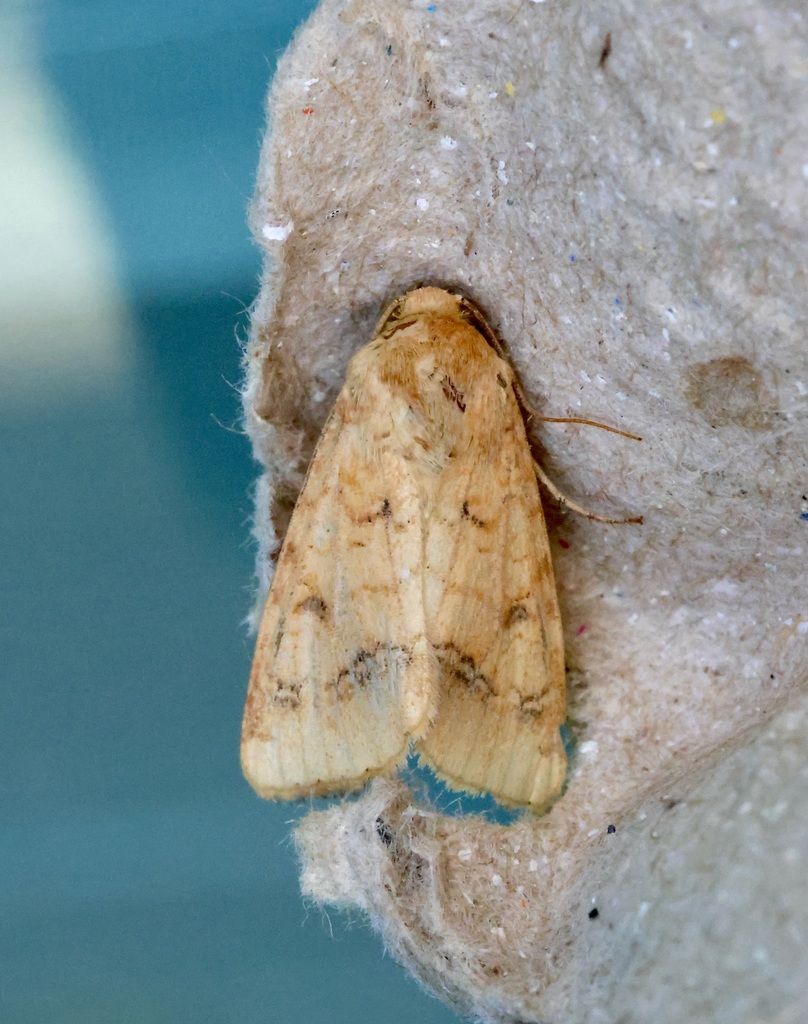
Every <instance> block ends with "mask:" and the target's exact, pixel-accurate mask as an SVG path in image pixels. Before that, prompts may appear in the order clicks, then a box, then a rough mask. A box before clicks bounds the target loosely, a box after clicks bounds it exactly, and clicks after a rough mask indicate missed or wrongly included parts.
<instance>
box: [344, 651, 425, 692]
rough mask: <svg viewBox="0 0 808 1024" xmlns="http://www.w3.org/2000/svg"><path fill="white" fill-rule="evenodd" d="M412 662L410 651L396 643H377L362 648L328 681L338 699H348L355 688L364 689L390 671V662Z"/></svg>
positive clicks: (406, 663) (401, 663)
mask: <svg viewBox="0 0 808 1024" xmlns="http://www.w3.org/2000/svg"><path fill="white" fill-rule="evenodd" d="M411 662H412V651H410V649H409V648H408V647H399V646H398V645H397V644H378V645H377V646H376V647H374V648H373V650H370V651H369V650H365V649H364V648H362V649H361V650H358V651H357V652H356V654H354V656H353V657H352V658H351V661H350V663H349V664H348V665H347V666H346V667H345V668H344V669H343V670H342V671H341V672H340V673H339V674H338V675H337V677H336V679H334V680H332V681H331V682H330V683H328V687H329V688H330V689H332V690H333V691H334V694H335V696H336V699H337V700H338V701H343V700H350V699H351V698H352V697H353V696H354V695H355V694H356V691H357V690H362V691H365V690H366V689H367V688H368V687H369V686H370V685H371V684H372V683H373V681H374V680H378V679H379V678H381V677H382V676H387V675H388V674H389V673H390V670H391V665H392V663H397V664H398V666H399V667H400V666H402V665H409V664H411Z"/></svg>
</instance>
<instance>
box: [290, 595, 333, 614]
mask: <svg viewBox="0 0 808 1024" xmlns="http://www.w3.org/2000/svg"><path fill="white" fill-rule="evenodd" d="M295 611H296V612H311V614H312V615H316V616H317V618H318V619H325V618H327V616H328V605H327V604H326V603H325V601H324V600H323V599H322V598H321V597H320V596H319V595H318V594H312V596H311V597H307V598H306V599H305V600H304V601H301V602H300V603H299V604H297V605H295Z"/></svg>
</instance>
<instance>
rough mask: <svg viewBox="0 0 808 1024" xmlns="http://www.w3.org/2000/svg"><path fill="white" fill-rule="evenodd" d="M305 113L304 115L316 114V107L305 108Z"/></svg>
mask: <svg viewBox="0 0 808 1024" xmlns="http://www.w3.org/2000/svg"><path fill="white" fill-rule="evenodd" d="M303 113H304V114H313V113H314V107H304V108H303Z"/></svg>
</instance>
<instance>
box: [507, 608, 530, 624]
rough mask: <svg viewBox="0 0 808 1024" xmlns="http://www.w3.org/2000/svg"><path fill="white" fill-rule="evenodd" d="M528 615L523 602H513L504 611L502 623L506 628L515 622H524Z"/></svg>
mask: <svg viewBox="0 0 808 1024" xmlns="http://www.w3.org/2000/svg"><path fill="white" fill-rule="evenodd" d="M528 617H529V616H528V613H527V608H525V606H524V605H523V604H513V605H511V607H510V608H509V609H508V611H507V612H506V613H505V618H504V620H503V623H502V625H503V626H504V627H505V629H508V627H509V626H512V625H513V624H514V623H515V622H524V621H525V619H527V618H528Z"/></svg>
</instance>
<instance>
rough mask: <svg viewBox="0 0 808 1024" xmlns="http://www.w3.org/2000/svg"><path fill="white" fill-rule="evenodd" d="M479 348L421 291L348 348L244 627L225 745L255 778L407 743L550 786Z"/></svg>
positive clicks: (492, 388) (561, 763) (514, 482)
mask: <svg viewBox="0 0 808 1024" xmlns="http://www.w3.org/2000/svg"><path fill="white" fill-rule="evenodd" d="M493 345H494V341H493V335H492V333H491V331H490V329H489V328H488V327H487V325H486V324H485V321H484V319H483V317H482V314H481V313H480V312H479V310H477V309H476V307H474V306H473V305H472V304H471V303H469V302H468V300H466V299H463V298H462V297H460V296H456V295H451V294H450V293H448V292H445V291H442V290H441V289H437V288H423V289H419V290H417V291H414V292H410V293H408V294H407V295H405V296H403V297H402V298H401V299H399V300H397V301H396V302H395V303H393V304H392V305H391V306H390V307H389V308H388V309H387V310H386V312H385V313H384V315H383V316H382V318H381V320H380V321H379V324H378V326H377V330H376V334H375V336H374V338H373V340H372V341H371V342H370V344H369V345H367V346H366V347H365V348H364V349H362V350H360V352H358V353H357V355H356V356H355V357H354V359H353V360H352V362H351V366H350V368H349V372H348V377H347V380H346V383H345V386H344V387H343V390H342V392H341V393H340V396H339V398H338V399H337V403H336V405H335V408H334V411H333V413H332V416H331V418H330V419H329V422H328V424H327V425H326V428H325V430H324V433H323V436H322V438H321V440H320V442H319V444H318V447H317V450H316V452H315V456H314V459H313V461H312V465H311V467H310V470H309V474H308V476H307V479H306V483H305V485H304V489H303V492H302V494H301V497H300V500H299V502H298V505H297V507H296V509H295V512H294V514H293V517H292V521H291V523H290V527H289V531H288V534H287V537H286V540H285V542H284V546H283V549H282V551H281V555H280V558H279V561H278V568H277V571H276V574H275V579H274V581H273V584H272V588H271V591H270V594H269V598H268V600H267V606H266V610H265V612H264V617H263V620H262V622H261V627H260V630H259V637H258V644H257V648H256V656H255V661H254V664H253V670H252V674H251V678H250V687H249V692H248V698H247V707H246V709H245V717H244V728H243V738H242V761H243V765H244V770H245V774H246V775H247V777H248V779H249V780H250V781H251V782H252V784H253V786H254V787H255V788H256V789H257V790H258V792H259V793H261V794H262V795H264V796H269V797H281V798H290V797H295V796H300V795H304V794H307V793H325V792H331V791H335V790H346V789H350V788H354V787H356V786H358V785H361V784H362V783H363V782H364V781H365V780H366V779H367V778H368V777H369V776H370V775H373V774H376V773H378V772H384V771H387V770H389V769H391V768H392V767H393V766H394V765H396V764H397V763H398V762H400V761H401V760H403V758H404V757H405V756H406V753H407V750H408V749H409V746H410V743H411V742H412V741H416V743H417V749H418V752H419V754H420V756H421V757H422V758H423V759H424V760H425V761H426V762H427V763H429V764H430V765H431V766H433V767H434V768H435V770H436V771H437V772H438V773H439V774H440V775H442V776H443V777H444V778H445V779H446V780H447V781H448V782H449V783H450V784H451V785H453V786H455V787H458V788H462V789H468V790H474V791H477V790H487V791H490V792H491V793H493V794H494V795H495V796H496V797H498V798H499V799H500V800H502V801H504V802H506V803H509V804H529V805H531V806H532V807H533V808H535V809H541V808H543V807H545V806H546V805H547V804H548V803H549V802H550V801H551V800H552V799H553V798H554V797H555V796H556V795H557V794H558V792H559V791H560V789H561V786H562V784H563V780H564V774H565V769H566V758H565V755H564V750H563V746H562V744H561V739H560V734H559V726H560V725H561V723H562V722H563V720H564V715H565V699H564V657H563V644H562V636H561V624H560V618H559V613H558V604H557V599H556V592H555V584H554V580H553V571H552V565H551V562H550V553H549V543H548V540H547V533H546V529H545V526H544V518H543V515H542V511H541V504H540V500H539V493H538V487H537V484H536V480H535V477H534V475H533V469H532V462H531V455H530V449H529V445H528V442H527V438H526V436H525V430H524V423H523V420H522V416H521V412H520V409H519V405H518V403H517V400H516V396H515V393H514V388H513V374H512V371H511V370H510V367H509V366H508V364H507V363H506V362H505V361H504V360H503V359H502V358H501V357H500V356H499V354H498V352H497V351H495V350H494V348H493V347H492V346H493Z"/></svg>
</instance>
